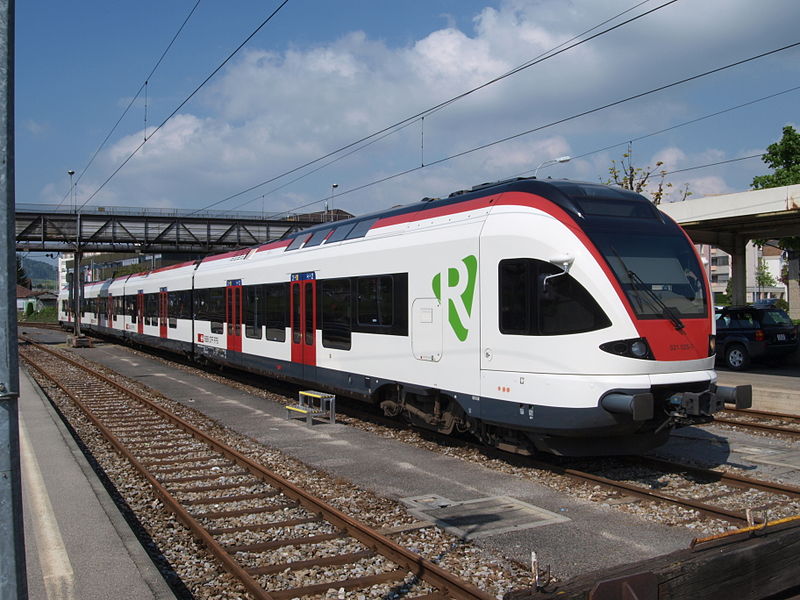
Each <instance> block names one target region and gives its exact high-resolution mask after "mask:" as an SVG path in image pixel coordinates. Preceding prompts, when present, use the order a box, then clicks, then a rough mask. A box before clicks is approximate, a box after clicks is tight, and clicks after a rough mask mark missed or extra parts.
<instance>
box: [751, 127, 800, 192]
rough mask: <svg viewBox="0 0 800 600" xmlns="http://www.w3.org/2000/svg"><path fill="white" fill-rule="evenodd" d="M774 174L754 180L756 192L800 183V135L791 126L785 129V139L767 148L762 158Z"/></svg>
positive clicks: (760, 176)
mask: <svg viewBox="0 0 800 600" xmlns="http://www.w3.org/2000/svg"><path fill="white" fill-rule="evenodd" d="M761 160H763V161H764V162H765V163H766V164H767V165H768V166H769V167H770V168H771V169H772V170H773V172H772V173H770V174H768V175H758V176H757V177H754V178H753V183H752V184H751V187H752V188H753V189H754V190H763V189H766V188H773V187H781V186H784V185H794V184H796V183H800V133H797V131H795V128H794V127H792V126H791V125H787V126H786V127H784V128H783V137H781V139H780V140H779V141H777V142H775V143H774V144H770V145H769V146H767V152H766V154H764V155H763V156H762V157H761Z"/></svg>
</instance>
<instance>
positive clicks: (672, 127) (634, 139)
mask: <svg viewBox="0 0 800 600" xmlns="http://www.w3.org/2000/svg"><path fill="white" fill-rule="evenodd" d="M798 90H800V85H796V86H793V87H790V88H788V89H785V90H781V91H780V92H774V93H772V94H767V95H766V96H761V97H759V98H755V99H753V100H748V101H747V102H742V103H741V104H737V105H735V106H729V107H728V108H723V109H720V110H717V111H714V112H712V113H708V114H706V115H702V116H700V117H696V118H694V119H690V120H688V121H683V122H681V123H676V124H675V125H670V126H669V127H665V128H663V129H659V130H657V131H651V132H650V133H645V134H642V135H639V136H636V137H631V138H627V139H626V140H624V141H620V142H617V143H615V144H609V145H607V146H603V147H602V148H595V149H594V150H589V151H588V152H582V153H580V154H576V155H575V156H571V157H570V160H572V161H574V160H578V159H580V158H586V157H587V156H591V155H593V154H599V153H600V152H605V151H607V150H612V149H613V148H619V147H620V146H625V145H627V144H631V143H633V142H639V141H641V140H644V139H647V138H650V137H653V136H656V135H661V134H662V133H666V132H668V131H673V130H675V129H678V128H680V127H686V126H687V125H693V124H694V123H699V122H700V121H705V120H706V119H711V118H713V117H718V116H719V115H724V114H725V113H729V112H732V111H734V110H738V109H740V108H744V107H746V106H752V105H754V104H757V103H759V102H764V101H766V100H771V99H772V98H777V97H778V96H783V95H784V94H789V93H791V92H796V91H798ZM757 156H760V155H757ZM746 158H748V157H746ZM735 160H742V159H735ZM534 170H535V169H526V170H524V171H520V172H518V173H516V174H515V175H512V176H511V177H522V176H523V175H525V174H526V173H530V172H531V171H534Z"/></svg>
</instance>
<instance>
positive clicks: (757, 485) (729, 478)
mask: <svg viewBox="0 0 800 600" xmlns="http://www.w3.org/2000/svg"><path fill="white" fill-rule="evenodd" d="M634 460H635V461H637V462H642V463H645V462H649V463H652V464H654V465H658V466H659V467H660V468H662V469H669V470H670V471H672V472H681V471H684V472H687V473H691V474H692V475H695V476H698V477H706V478H708V479H712V480H715V481H721V482H723V483H726V484H728V485H732V486H735V487H739V488H744V487H747V488H752V489H756V490H761V491H762V492H770V493H773V494H784V495H786V496H789V497H792V498H800V487H797V486H793V485H787V484H784V483H778V482H775V481H767V480H766V479H753V478H752V477H745V476H744V475H737V474H736V473H730V472H728V471H715V470H714V469H705V468H703V467H695V466H692V465H687V464H684V463H677V462H672V461H669V460H664V459H663V458H655V457H651V456H637V457H636V458H635V459H634Z"/></svg>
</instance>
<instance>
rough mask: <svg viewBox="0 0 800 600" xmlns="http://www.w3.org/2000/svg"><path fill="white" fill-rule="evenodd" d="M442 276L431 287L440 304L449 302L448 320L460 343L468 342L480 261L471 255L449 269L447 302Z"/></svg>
mask: <svg viewBox="0 0 800 600" xmlns="http://www.w3.org/2000/svg"><path fill="white" fill-rule="evenodd" d="M442 275H444V273H437V274H436V275H435V276H434V277H433V281H432V282H431V286H432V287H433V293H434V294H435V295H436V299H437V300H438V301H439V302H445V300H446V302H447V320H448V321H449V322H450V327H451V328H452V329H453V333H455V334H456V337H457V338H458V339H459V341H461V342H463V341H466V339H467V336H468V335H469V329H468V328H467V327H466V326H465V323H467V324H469V319H470V316H471V315H472V301H473V299H474V298H475V282H476V281H477V276H478V259H477V258H476V257H475V256H474V255H472V254H470V255H469V256H467V257H465V258H463V259H462V260H461V263H459V264H458V265H456V266H455V267H450V268H449V269H447V287H446V288H445V289H444V297H445V300H443V299H442V291H443V290H442Z"/></svg>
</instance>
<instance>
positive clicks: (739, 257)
mask: <svg viewBox="0 0 800 600" xmlns="http://www.w3.org/2000/svg"><path fill="white" fill-rule="evenodd" d="M747 241H748V240H747V238H746V237H744V236H742V235H737V236H736V239H735V240H734V244H733V247H732V248H730V249H728V248H726V249H725V250H726V252H728V253H729V254H730V255H731V279H732V280H733V285H732V286H731V287H732V291H733V298H731V304H734V305H742V304H747V254H746V250H747ZM729 250H730V251H729Z"/></svg>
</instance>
